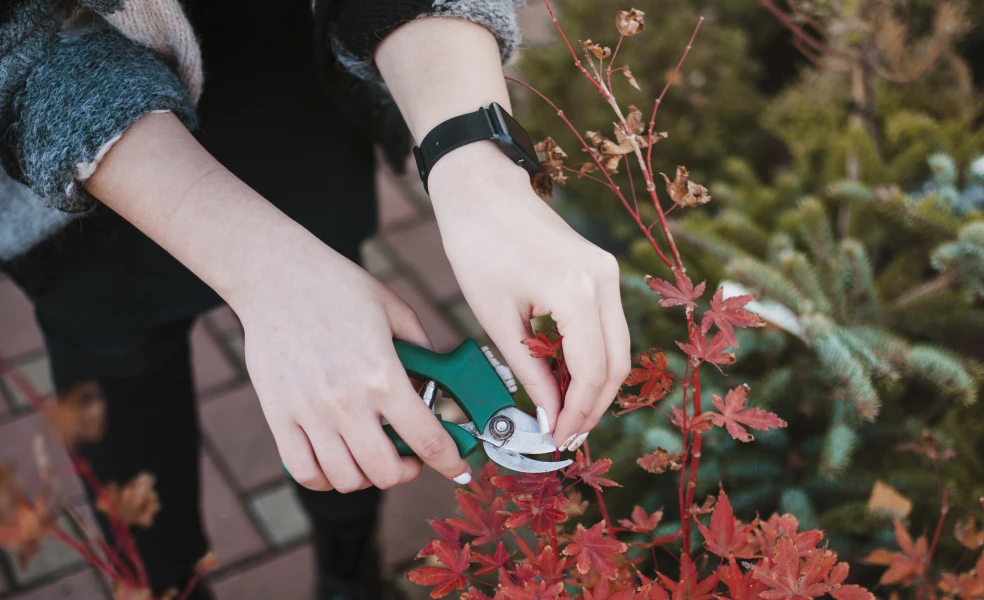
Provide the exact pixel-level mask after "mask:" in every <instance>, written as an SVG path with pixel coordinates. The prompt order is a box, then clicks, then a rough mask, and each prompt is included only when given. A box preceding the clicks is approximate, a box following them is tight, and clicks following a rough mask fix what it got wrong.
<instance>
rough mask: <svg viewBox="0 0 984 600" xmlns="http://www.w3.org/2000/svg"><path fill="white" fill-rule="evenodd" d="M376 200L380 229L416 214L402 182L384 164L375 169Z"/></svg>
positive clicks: (415, 209) (415, 208) (411, 217)
mask: <svg viewBox="0 0 984 600" xmlns="http://www.w3.org/2000/svg"><path fill="white" fill-rule="evenodd" d="M376 202H377V203H378V206H379V228H380V229H382V230H385V229H387V228H388V227H390V226H392V225H393V224H395V223H399V222H401V221H407V220H409V219H413V218H414V217H416V216H417V207H415V206H414V205H413V204H411V202H410V200H409V199H408V198H407V195H406V193H405V192H404V189H403V184H402V183H401V182H400V180H399V179H398V178H397V177H396V175H395V174H394V173H393V172H392V171H391V170H390V169H389V168H387V167H385V166H382V167H380V168H378V169H376Z"/></svg>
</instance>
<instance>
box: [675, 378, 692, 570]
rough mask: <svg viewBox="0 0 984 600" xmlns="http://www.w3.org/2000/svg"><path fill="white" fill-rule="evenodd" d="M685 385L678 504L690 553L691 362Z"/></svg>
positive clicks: (682, 530)
mask: <svg viewBox="0 0 984 600" xmlns="http://www.w3.org/2000/svg"><path fill="white" fill-rule="evenodd" d="M683 378H684V380H685V381H684V384H683V393H682V401H681V403H682V404H681V406H682V409H683V418H682V419H683V420H682V423H681V424H680V432H681V434H682V436H683V448H682V449H681V451H680V464H681V465H682V466H681V467H680V485H679V486H678V488H677V502H678V503H679V504H680V531H681V535H682V539H683V540H684V546H683V548H684V552H687V551H689V548H690V546H689V545H687V544H688V542H689V541H690V519H689V518H688V517H689V515H688V512H687V508H688V507H687V501H686V491H685V490H686V485H687V460H688V457H689V455H690V443H689V442H688V441H687V391H688V390H689V388H690V361H689V360H688V361H687V368H686V369H685V370H684V373H683Z"/></svg>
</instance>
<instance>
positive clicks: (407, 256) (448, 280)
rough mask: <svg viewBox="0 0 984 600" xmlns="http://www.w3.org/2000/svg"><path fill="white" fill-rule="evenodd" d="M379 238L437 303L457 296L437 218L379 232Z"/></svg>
mask: <svg viewBox="0 0 984 600" xmlns="http://www.w3.org/2000/svg"><path fill="white" fill-rule="evenodd" d="M382 237H383V239H384V240H385V241H386V243H387V244H388V245H389V247H390V248H391V249H392V250H393V252H395V253H396V255H397V256H398V257H399V259H400V260H401V261H402V262H403V264H405V265H406V266H407V267H409V268H410V269H411V270H412V271H413V272H414V273H415V274H416V275H417V277H418V278H419V279H420V281H422V282H423V284H424V286H426V287H427V290H428V291H429V292H430V293H431V295H432V296H433V297H434V298H436V299H437V300H438V301H439V302H446V301H450V300H454V299H456V298H457V297H458V296H460V295H461V292H460V290H459V289H458V282H457V280H456V279H455V278H454V272H453V271H452V270H451V263H449V262H448V257H447V255H445V254H444V246H443V245H442V244H441V234H440V232H439V231H438V228H437V221H434V220H427V221H424V222H423V223H421V224H419V225H415V226H413V227H408V228H406V229H401V230H399V231H392V232H383V234H382Z"/></svg>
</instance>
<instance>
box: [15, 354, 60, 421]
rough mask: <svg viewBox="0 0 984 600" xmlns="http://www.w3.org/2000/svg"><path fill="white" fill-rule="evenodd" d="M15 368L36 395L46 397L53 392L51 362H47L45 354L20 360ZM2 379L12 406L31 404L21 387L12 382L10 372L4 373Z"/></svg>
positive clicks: (21, 406)
mask: <svg viewBox="0 0 984 600" xmlns="http://www.w3.org/2000/svg"><path fill="white" fill-rule="evenodd" d="M15 368H16V369H17V371H18V372H19V373H20V374H21V376H22V377H23V378H24V379H26V380H27V383H29V384H30V385H31V389H32V390H33V392H34V393H36V394H37V395H38V396H40V397H42V398H47V397H49V396H51V395H52V394H54V393H55V384H54V383H53V382H52V381H51V363H49V362H48V357H47V356H46V355H44V354H42V355H39V356H38V357H37V358H34V359H30V360H25V361H21V362H19V363H18V364H17V366H16V367H15ZM2 380H3V387H4V388H5V391H6V394H7V398H8V399H9V400H10V404H11V405H12V406H13V407H14V408H18V409H23V408H28V407H30V406H31V401H30V399H29V398H27V397H26V396H25V394H24V392H23V391H22V388H21V387H20V386H19V385H16V384H15V383H14V380H13V378H12V377H11V376H10V374H4V375H3V377H2Z"/></svg>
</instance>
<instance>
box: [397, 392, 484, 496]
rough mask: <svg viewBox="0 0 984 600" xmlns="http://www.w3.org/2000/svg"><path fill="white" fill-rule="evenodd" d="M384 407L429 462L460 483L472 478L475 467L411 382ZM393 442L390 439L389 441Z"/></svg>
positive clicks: (422, 457)
mask: <svg viewBox="0 0 984 600" xmlns="http://www.w3.org/2000/svg"><path fill="white" fill-rule="evenodd" d="M399 389H400V391H399V393H397V394H394V395H393V396H392V398H391V399H390V401H388V402H387V403H386V405H385V407H384V411H383V416H384V417H386V420H387V421H389V423H390V425H392V426H393V429H395V430H396V432H397V433H398V434H400V437H401V438H403V441H404V442H406V443H407V445H408V446H410V448H411V449H412V450H413V451H414V453H416V455H417V457H418V458H420V460H422V461H424V463H426V464H427V465H428V466H430V467H431V468H432V469H434V470H435V471H437V472H438V473H440V474H442V475H444V476H445V477H447V478H448V479H452V480H454V481H455V482H457V483H459V484H465V483H468V482H469V481H471V468H470V467H469V466H468V463H467V462H466V461H465V460H464V459H463V458H461V456H460V455H459V454H458V448H457V447H456V446H455V444H454V440H452V439H451V436H450V435H448V432H446V431H444V428H443V427H441V424H440V422H439V421H438V420H437V419H436V418H435V417H434V413H432V412H431V410H430V409H429V408H427V406H426V405H425V404H424V402H423V401H422V400H421V399H420V397H419V396H417V395H416V394H414V393H413V388H411V387H410V384H409V382H408V383H407V384H406V385H405V386H401V387H400V388H399ZM387 443H390V442H387Z"/></svg>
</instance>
